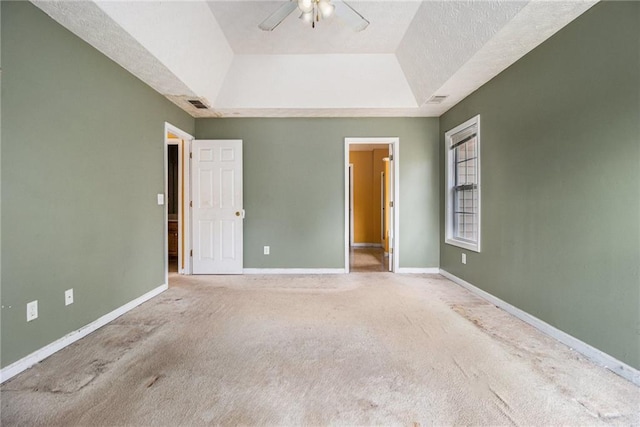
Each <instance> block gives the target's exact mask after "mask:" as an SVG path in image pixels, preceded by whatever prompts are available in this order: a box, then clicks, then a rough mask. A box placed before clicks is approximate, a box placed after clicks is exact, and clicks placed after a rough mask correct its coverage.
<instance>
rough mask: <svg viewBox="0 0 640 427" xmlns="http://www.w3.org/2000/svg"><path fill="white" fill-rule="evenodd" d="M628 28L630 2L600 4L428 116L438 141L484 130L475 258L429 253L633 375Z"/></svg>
mask: <svg viewBox="0 0 640 427" xmlns="http://www.w3.org/2000/svg"><path fill="white" fill-rule="evenodd" d="M638 28H640V3H638V2H606V3H601V4H598V5H596V6H594V7H593V8H592V9H590V10H589V11H587V12H586V13H585V14H584V15H582V16H581V17H579V18H578V19H577V20H576V21H574V22H573V23H571V24H570V25H569V26H567V27H566V28H564V29H563V30H561V31H560V32H559V33H557V34H556V35H555V36H554V37H552V38H551V39H549V40H548V41H547V42H545V43H543V44H542V45H541V46H539V47H538V48H537V49H535V50H534V51H532V52H531V53H529V54H528V55H526V56H525V57H524V58H522V59H521V60H520V61H518V62H517V63H515V64H514V65H513V66H511V67H510V68H508V69H507V70H505V71H504V72H503V73H501V74H500V75H499V76H497V77H496V78H494V79H493V80H492V81H490V82H489V83H487V84H486V85H484V86H483V87H482V88H480V89H479V90H478V91H476V92H475V93H474V94H472V95H471V96H469V97H468V98H467V99H465V100H464V101H463V102H461V103H460V104H458V105H457V106H455V107H454V108H453V109H451V110H450V111H449V112H447V113H446V114H445V115H444V116H442V117H441V118H440V130H441V144H444V142H443V141H444V132H445V131H447V130H449V129H451V128H453V127H455V126H456V125H458V124H460V123H462V122H463V121H465V120H467V119H468V118H470V117H472V116H474V115H476V114H480V115H481V121H482V122H481V128H482V130H481V132H482V135H481V138H482V148H481V150H482V151H481V161H482V253H479V254H476V253H473V252H470V251H464V252H466V253H467V265H462V264H461V262H460V253H461V252H463V250H460V249H458V248H455V247H453V246H450V245H447V244H444V243H441V249H440V254H441V257H440V262H441V267H442V268H443V269H445V270H447V271H449V272H451V273H452V274H455V275H456V276H458V277H460V278H462V279H464V280H467V281H469V282H470V283H472V284H474V285H476V286H478V287H480V288H482V289H484V290H486V291H487V292H490V293H491V294H493V295H496V296H498V297H499V298H501V299H503V300H505V301H507V302H509V303H511V304H513V305H515V306H517V307H519V308H521V309H523V310H525V311H527V312H529V313H531V314H533V315H534V316H536V317H538V318H540V319H542V320H544V321H546V322H547V323H549V324H551V325H553V326H555V327H557V328H559V329H561V330H563V331H565V332H567V333H569V334H571V335H573V336H575V337H577V338H579V339H581V340H583V341H585V342H587V343H588V344H591V345H593V346H595V347H596V348H599V349H601V350H603V351H605V352H607V353H609V354H611V355H612V356H614V357H616V358H618V359H620V360H622V361H624V362H626V363H628V364H629V365H631V366H633V367H635V368H640V334H639V332H638V331H639V330H640V186H639V183H640V178H638V177H639V176H640V32H639V31H638ZM441 162H442V163H441V164H444V163H443V162H444V156H443V153H441ZM441 206H444V192H442V194H441ZM441 226H442V228H441V230H444V227H443V224H441Z"/></svg>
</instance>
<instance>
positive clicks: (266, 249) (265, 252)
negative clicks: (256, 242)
mask: <svg viewBox="0 0 640 427" xmlns="http://www.w3.org/2000/svg"><path fill="white" fill-rule="evenodd" d="M270 251H271V248H269V246H265V247H264V254H265V255H269V252H270Z"/></svg>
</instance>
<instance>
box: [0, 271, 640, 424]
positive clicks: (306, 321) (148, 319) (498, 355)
mask: <svg viewBox="0 0 640 427" xmlns="http://www.w3.org/2000/svg"><path fill="white" fill-rule="evenodd" d="M171 278H172V287H171V288H170V289H169V290H168V291H167V292H165V293H163V294H162V295H160V296H158V297H156V298H155V299H153V300H151V301H149V302H147V303H145V304H143V305H142V306H140V307H138V308H136V309H134V310H133V311H131V312H129V313H128V314H126V315H124V316H122V317H120V318H118V319H117V320H116V321H114V322H112V323H110V324H109V325H107V326H105V327H103V328H101V329H100V330H98V331H96V332H95V333H93V334H91V335H89V336H88V337H86V338H84V339H82V340H80V341H78V342H77V343H75V344H73V345H72V346H70V347H68V348H66V349H64V350H62V351H60V352H58V353H56V354H55V355H53V356H51V357H50V358H48V359H47V360H45V361H43V362H41V363H40V364H38V365H36V366H35V367H33V368H32V369H30V370H28V371H26V372H24V373H23V374H21V375H19V376H17V377H15V378H14V379H12V380H10V381H8V382H7V383H5V384H3V385H2V387H1V389H0V390H1V400H2V407H1V409H2V413H1V417H2V418H1V421H2V425H3V426H32V425H47V426H52V425H60V426H74V425H154V426H155V425H171V426H176V425H202V424H219V425H239V424H241V425H288V426H289V425H327V424H332V425H374V424H375V425H404V426H416V425H420V426H426V425H432V424H436V425H443V424H446V425H452V424H455V425H460V424H465V425H467V424H473V425H512V424H516V425H560V424H563V425H610V424H619V425H638V424H640V415H639V410H638V408H640V389H639V388H638V387H636V386H634V385H633V384H631V383H630V382H628V381H626V380H624V379H622V378H620V377H618V376H616V375H615V374H613V373H611V372H609V371H607V370H605V369H603V368H600V367H597V366H595V365H593V364H592V363H590V362H589V361H587V360H585V359H584V358H583V357H582V356H580V355H579V354H577V353H575V352H573V351H572V350H570V349H568V348H566V347H565V346H563V345H561V344H559V343H557V342H556V341H554V340H553V339H551V338H548V337H546V336H544V335H542V334H540V333H539V332H537V331H536V330H534V329H533V328H531V327H529V326H528V325H526V324H524V323H522V322H520V321H519V320H517V319H515V318H513V317H511V316H509V315H508V314H506V313H505V312H503V311H501V310H499V309H497V308H496V307H494V306H492V305H491V304H488V303H486V302H484V301H482V300H480V299H478V298H477V297H475V296H473V295H471V294H470V293H468V292H467V291H466V290H464V289H462V288H460V287H458V286H457V285H455V284H453V283H451V282H449V281H448V280H446V279H443V278H442V277H440V276H437V275H393V274H387V273H376V274H366V273H362V274H351V275H339V276H312V277H310V276H237V277H230V276H218V277H212V276H200V277H186V276H176V275H172V276H171Z"/></svg>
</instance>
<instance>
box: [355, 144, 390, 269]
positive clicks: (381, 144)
mask: <svg viewBox="0 0 640 427" xmlns="http://www.w3.org/2000/svg"><path fill="white" fill-rule="evenodd" d="M351 144H381V145H390V146H391V147H392V150H393V162H394V163H393V180H392V181H393V185H392V188H390V190H391V200H393V224H391V227H393V241H392V242H390V243H389V250H393V265H391V266H390V267H391V269H392V270H391V271H393V272H398V271H399V266H400V257H399V255H400V254H399V251H398V248H399V247H400V244H399V242H400V238H399V237H400V233H399V230H400V201H399V199H400V138H398V137H376V138H345V139H344V206H345V208H344V271H345V273H349V250H350V243H351V242H350V236H349V221H350V215H349V202H350V201H349V194H350V192H349V146H350V145H351Z"/></svg>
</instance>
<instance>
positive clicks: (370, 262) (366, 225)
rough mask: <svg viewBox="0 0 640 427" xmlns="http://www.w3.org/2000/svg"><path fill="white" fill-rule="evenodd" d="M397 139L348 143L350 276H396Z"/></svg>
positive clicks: (347, 255) (347, 252) (347, 251)
mask: <svg viewBox="0 0 640 427" xmlns="http://www.w3.org/2000/svg"><path fill="white" fill-rule="evenodd" d="M398 143H399V141H398V138H346V139H345V271H346V272H385V271H397V265H398V264H397V262H398V260H397V251H396V250H394V248H395V247H397V238H396V236H397V232H396V230H397V225H398V222H397V218H396V217H397V206H398V203H397V183H398V178H397V158H398V157H397V151H398Z"/></svg>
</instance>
